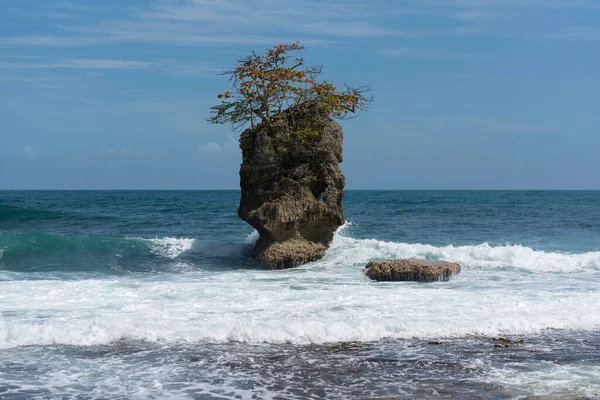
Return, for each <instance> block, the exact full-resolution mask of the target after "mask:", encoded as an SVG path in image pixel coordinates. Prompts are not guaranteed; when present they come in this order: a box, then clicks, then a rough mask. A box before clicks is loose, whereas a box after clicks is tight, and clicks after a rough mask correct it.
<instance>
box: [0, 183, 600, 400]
mask: <svg viewBox="0 0 600 400" xmlns="http://www.w3.org/2000/svg"><path fill="white" fill-rule="evenodd" d="M239 196H240V194H239V192H238V191H0V398H2V399H5V398H6V399H21V398H39V399H96V398H101V399H185V398H190V399H229V398H238V399H321V398H331V399H404V398H419V399H427V398H442V397H447V398H448V397H451V398H482V399H490V398H493V399H512V398H539V397H544V396H546V397H550V398H590V399H593V398H600V192H592V191H590V192H584V191H581V192H571V191H556V192H554V191H531V192H528V191H347V192H346V197H345V199H344V207H345V214H346V220H347V222H346V224H345V225H344V226H343V227H341V228H340V229H339V231H338V232H337V233H336V235H335V238H334V240H333V243H332V245H331V247H330V249H329V250H328V252H327V255H326V257H325V258H323V259H322V260H320V261H317V262H315V263H312V264H308V265H305V266H302V267H300V268H296V269H291V270H284V271H267V270H264V269H263V268H261V267H260V266H259V265H257V264H256V263H255V262H254V261H253V259H252V258H251V257H250V254H251V248H252V245H253V243H254V241H255V240H256V239H257V234H256V232H254V231H253V229H252V228H251V227H250V226H248V225H247V224H246V223H245V222H243V221H241V220H240V219H239V218H238V217H237V206H238V203H239ZM397 258H428V259H436V260H437V259H442V260H448V261H454V262H458V263H460V264H461V265H462V266H463V270H462V272H461V273H460V274H459V275H458V276H456V277H455V278H453V279H451V280H450V281H449V282H435V283H411V282H385V283H383V282H372V281H370V280H369V279H367V278H366V277H365V275H364V274H363V272H362V270H363V268H364V266H365V265H366V264H367V262H369V261H371V260H379V259H397Z"/></svg>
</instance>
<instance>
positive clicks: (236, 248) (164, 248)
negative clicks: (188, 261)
mask: <svg viewBox="0 0 600 400" xmlns="http://www.w3.org/2000/svg"><path fill="white" fill-rule="evenodd" d="M147 240H148V242H150V244H151V250H152V252H154V253H155V254H158V255H160V256H163V257H166V258H171V259H176V258H178V257H180V256H181V255H184V254H198V255H203V256H207V257H240V256H243V255H245V254H246V253H247V252H248V250H249V248H250V247H251V246H252V244H253V243H254V242H253V240H254V241H255V240H258V233H257V234H256V239H254V237H253V236H252V234H251V235H249V236H248V239H246V242H245V243H226V242H211V241H208V240H200V239H188V238H172V237H166V238H161V239H159V238H157V239H147Z"/></svg>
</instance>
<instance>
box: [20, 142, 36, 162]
mask: <svg viewBox="0 0 600 400" xmlns="http://www.w3.org/2000/svg"><path fill="white" fill-rule="evenodd" d="M20 153H21V154H23V155H24V156H25V157H27V158H29V159H34V158H37V156H38V155H39V152H38V151H37V150H35V149H34V148H33V147H31V146H30V145H26V146H23V148H22V149H21V151H20Z"/></svg>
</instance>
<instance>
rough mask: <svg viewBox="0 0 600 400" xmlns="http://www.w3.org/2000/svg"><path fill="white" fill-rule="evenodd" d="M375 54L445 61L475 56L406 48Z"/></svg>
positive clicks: (379, 51)
mask: <svg viewBox="0 0 600 400" xmlns="http://www.w3.org/2000/svg"><path fill="white" fill-rule="evenodd" d="M375 53H377V54H381V55H384V56H388V57H417V58H443V59H465V58H472V57H473V56H474V55H471V54H463V53H456V52H452V51H443V50H430V49H411V48H406V47H401V48H394V49H380V50H375Z"/></svg>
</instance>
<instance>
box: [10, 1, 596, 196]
mask: <svg viewBox="0 0 600 400" xmlns="http://www.w3.org/2000/svg"><path fill="white" fill-rule="evenodd" d="M297 40H298V41H300V42H302V43H303V44H304V45H305V46H306V50H305V51H304V54H303V57H304V59H305V60H306V63H307V64H309V65H312V64H317V65H323V79H327V80H332V81H333V82H334V83H338V84H341V83H348V84H351V85H355V86H360V85H368V86H370V87H371V88H372V89H373V95H374V97H375V102H374V103H373V104H372V105H371V108H370V110H369V111H368V112H365V113H361V114H360V115H359V116H357V118H354V119H351V120H345V121H341V124H342V126H343V129H344V162H343V164H342V165H341V168H342V171H343V172H344V174H345V175H346V181H347V185H346V187H347V188H348V189H595V190H597V189H600V174H599V171H600V154H599V153H600V135H599V134H598V133H599V130H600V74H599V73H598V71H600V0H345V1H338V0H328V1H316V0H256V1H255V0H145V1H141V0H131V1H121V0H119V1H117V0H102V1H100V0H98V1H92V0H88V1H84V0H0V189H237V188H238V187H239V175H238V170H239V165H240V162H241V154H240V150H239V147H238V144H237V140H238V138H239V133H237V132H232V131H231V130H230V127H228V126H221V125H211V124H209V123H208V122H206V118H207V117H208V116H209V108H210V107H211V106H212V105H215V104H217V102H218V99H217V98H216V95H217V94H218V93H220V92H223V91H224V90H226V89H228V88H229V83H228V82H227V79H226V78H225V77H223V76H221V75H219V74H220V73H221V72H222V71H224V70H227V69H229V68H230V67H232V66H233V65H234V64H235V62H236V61H237V60H239V59H240V58H242V57H244V56H245V55H247V54H249V52H251V51H252V50H256V51H258V52H263V51H264V50H266V49H267V48H269V47H272V46H274V45H277V44H280V43H291V42H295V41H297Z"/></svg>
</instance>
